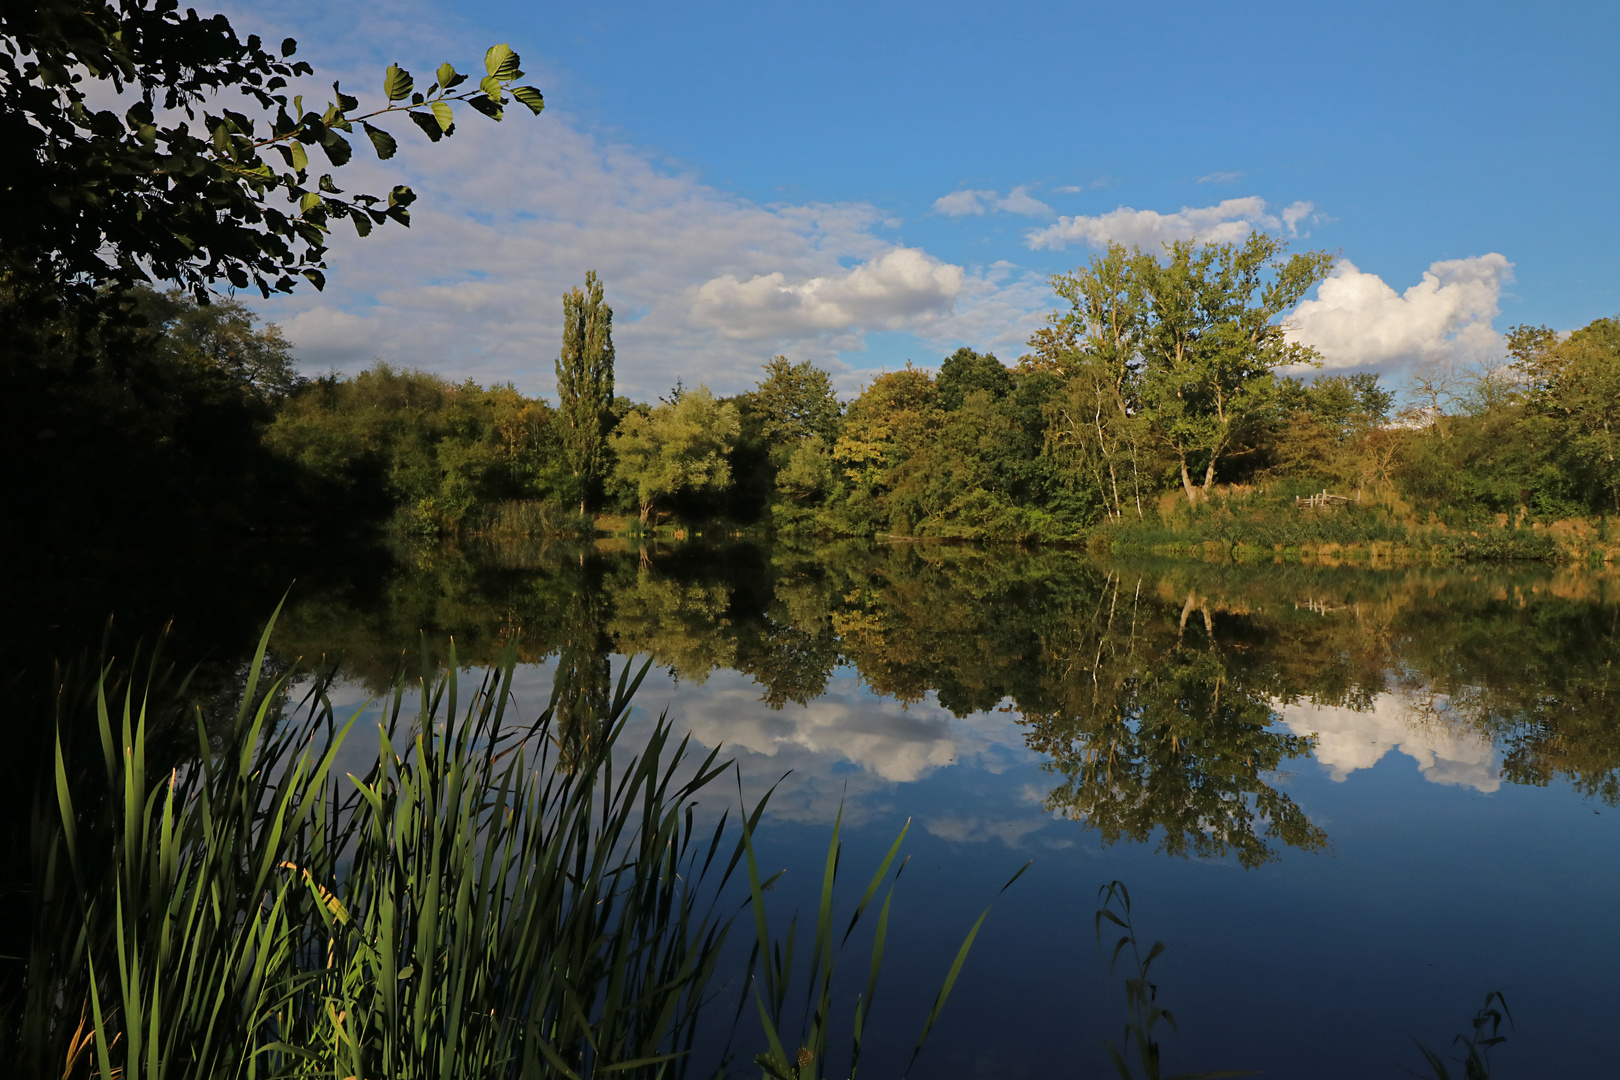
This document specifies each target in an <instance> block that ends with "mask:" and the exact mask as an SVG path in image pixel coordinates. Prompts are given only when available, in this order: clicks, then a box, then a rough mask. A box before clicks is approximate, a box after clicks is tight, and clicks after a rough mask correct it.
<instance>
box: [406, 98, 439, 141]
mask: <svg viewBox="0 0 1620 1080" xmlns="http://www.w3.org/2000/svg"><path fill="white" fill-rule="evenodd" d="M433 104H435V105H437V104H439V102H437V101H435V102H434V103H433ZM405 115H406V116H409V117H410V118H411V123H413V124H415V125H416V126H417V127H419V128H421V129H422V134H424V135H426V136H427V137H428V138H429V139H432V140H433V141H434V142H438V141H439V140H440V139H442V138H444V133H445V131H447V130H448V129H447V128H443V127H440V126H439V121H438V120H436V119H434V117H435V116H437V115H438V111H437V110H434V115H433V116H429V115H428V114H427V113H420V112H411V113H406V114H405Z"/></svg>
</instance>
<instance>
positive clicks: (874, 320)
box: [692, 247, 964, 340]
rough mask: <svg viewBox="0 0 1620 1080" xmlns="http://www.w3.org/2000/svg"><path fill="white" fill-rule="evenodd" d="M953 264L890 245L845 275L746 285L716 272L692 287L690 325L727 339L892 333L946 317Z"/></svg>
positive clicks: (762, 278) (777, 276) (759, 279)
mask: <svg viewBox="0 0 1620 1080" xmlns="http://www.w3.org/2000/svg"><path fill="white" fill-rule="evenodd" d="M963 277H964V272H963V270H962V268H961V267H960V266H953V265H951V264H949V263H943V262H940V261H939V260H938V259H936V258H934V257H933V256H931V255H929V254H927V253H926V252H924V251H920V250H918V249H916V248H907V247H895V248H891V249H889V250H888V251H885V252H883V253H882V254H881V255H878V256H877V257H875V258H872V259H868V260H867V261H865V262H862V263H860V264H859V265H857V266H855V267H853V268H851V269H850V270H847V271H843V272H839V273H834V274H827V275H820V276H817V277H813V278H808V279H805V280H802V281H789V280H788V278H787V276H786V275H785V274H783V273H782V272H781V271H779V270H778V271H774V272H772V273H769V274H760V275H756V276H755V277H752V278H749V279H748V280H747V281H742V280H739V279H738V277H737V275H735V274H724V275H722V276H720V277H717V278H713V279H711V280H709V281H706V282H704V283H703V284H702V285H701V286H699V287H698V289H697V293H696V297H695V299H694V302H693V304H692V317H693V322H694V323H696V324H697V325H700V326H708V327H713V328H714V329H716V330H718V331H719V332H720V333H721V334H723V335H725V336H726V337H731V338H742V339H751V340H752V339H759V338H773V339H775V338H789V337H799V336H804V335H809V334H817V333H823V332H834V333H836V332H839V331H848V330H850V329H851V328H854V327H861V328H867V329H885V330H898V329H903V328H905V327H907V326H908V325H910V324H912V323H914V322H915V321H917V320H918V319H926V318H928V317H931V316H938V315H940V314H943V313H945V312H947V311H949V310H950V309H951V307H952V305H953V304H954V303H955V301H956V298H957V296H958V295H959V294H960V293H961V292H962V282H963Z"/></svg>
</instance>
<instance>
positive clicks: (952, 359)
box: [936, 346, 1013, 410]
mask: <svg viewBox="0 0 1620 1080" xmlns="http://www.w3.org/2000/svg"><path fill="white" fill-rule="evenodd" d="M936 381H937V383H938V385H939V403H940V404H941V405H943V406H944V407H945V408H946V409H947V410H955V409H960V408H961V407H962V402H963V401H964V400H965V399H966V398H967V396H968V395H969V394H970V393H972V392H973V391H975V390H988V391H989V392H990V396H991V397H993V398H996V399H1000V398H1004V397H1006V396H1007V395H1008V394H1009V393H1011V392H1012V388H1013V378H1012V372H1010V371H1008V370H1007V368H1006V367H1005V366H1004V365H1003V364H1002V363H1001V361H1000V360H997V359H996V356H995V354H994V353H982V354H981V353H976V352H974V351H973V350H972V349H969V348H967V347H966V346H964V347H962V348H960V349H957V350H956V351H955V352H953V353H952V354H951V355H949V356H947V357H946V358H945V362H944V363H943V364H941V365H940V366H939V378H938V380H936Z"/></svg>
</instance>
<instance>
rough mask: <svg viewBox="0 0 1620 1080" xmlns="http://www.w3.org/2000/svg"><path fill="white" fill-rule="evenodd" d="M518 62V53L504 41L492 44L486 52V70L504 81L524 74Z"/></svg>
mask: <svg viewBox="0 0 1620 1080" xmlns="http://www.w3.org/2000/svg"><path fill="white" fill-rule="evenodd" d="M518 63H519V61H518V54H517V53H515V52H513V51H512V46H510V45H507V44H504V43H503V44H500V45H492V46H490V49H489V51H488V52H486V53H484V70H485V71H487V72H489V73H490V75H492V76H494V77H495V78H497V79H499V80H501V81H502V82H510V81H511V80H513V79H516V78H518V77H519V76H520V75H522V74H523V72H521V71H519V70H518Z"/></svg>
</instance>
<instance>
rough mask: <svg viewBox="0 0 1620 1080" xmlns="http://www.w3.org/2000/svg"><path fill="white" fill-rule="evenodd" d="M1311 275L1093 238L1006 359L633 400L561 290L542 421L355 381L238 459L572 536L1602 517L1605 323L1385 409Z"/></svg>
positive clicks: (598, 299)
mask: <svg viewBox="0 0 1620 1080" xmlns="http://www.w3.org/2000/svg"><path fill="white" fill-rule="evenodd" d="M1330 262H1331V260H1330V259H1329V257H1328V256H1327V255H1325V254H1324V253H1321V252H1312V253H1307V254H1296V255H1292V256H1285V252H1284V245H1283V243H1282V242H1281V241H1279V240H1277V239H1275V238H1272V237H1268V236H1264V235H1261V234H1258V233H1257V234H1254V235H1251V236H1250V237H1249V238H1248V240H1246V241H1244V242H1243V243H1236V244H1233V243H1217V244H1203V245H1198V244H1193V243H1190V242H1184V243H1177V244H1173V245H1170V246H1169V247H1168V248H1167V249H1166V250H1165V252H1164V253H1163V254H1160V255H1153V254H1147V253H1143V252H1142V251H1140V250H1137V249H1134V248H1132V249H1127V248H1126V247H1124V246H1123V245H1118V244H1115V245H1112V246H1110V247H1109V249H1108V250H1107V251H1106V252H1103V253H1101V254H1099V255H1097V256H1096V257H1094V258H1093V259H1092V260H1091V261H1090V263H1089V264H1088V265H1086V266H1083V267H1081V268H1079V269H1076V270H1075V271H1073V272H1072V273H1068V274H1063V275H1059V276H1057V277H1055V278H1054V279H1053V282H1052V283H1053V287H1054V290H1055V293H1056V295H1057V297H1058V298H1059V300H1060V301H1061V302H1062V303H1063V305H1065V306H1062V307H1060V308H1059V309H1058V310H1056V311H1054V312H1053V313H1052V315H1051V316H1050V318H1049V319H1048V320H1047V323H1046V325H1045V326H1043V327H1041V328H1040V329H1039V330H1038V331H1037V332H1036V333H1035V334H1034V335H1033V336H1032V338H1031V340H1030V343H1029V352H1028V353H1026V354H1025V355H1024V356H1023V357H1021V358H1020V359H1019V360H1018V361H1017V362H1016V363H1014V364H1012V365H1010V366H1009V365H1007V364H1004V363H1003V362H1002V361H1001V360H999V359H998V358H997V357H996V356H994V355H993V354H991V353H988V352H983V353H981V352H979V351H976V350H974V349H971V348H961V349H958V350H956V351H955V352H954V353H952V354H951V355H950V356H948V357H945V358H944V360H943V362H942V363H941V364H940V366H939V368H938V371H937V372H932V371H929V370H926V369H923V368H919V367H916V366H913V365H911V364H908V365H907V366H906V367H905V368H904V369H901V370H898V371H890V372H884V373H882V374H879V375H877V376H875V377H874V378H872V379H871V380H870V382H869V383H868V384H867V385H866V386H865V387H864V389H862V391H861V392H860V393H859V394H858V395H857V396H855V397H854V398H853V400H850V401H848V402H845V401H842V400H840V398H839V396H838V395H837V393H836V392H835V391H834V388H833V382H832V378H831V376H830V375H829V373H828V372H826V371H824V370H822V369H820V368H817V367H815V366H814V365H813V364H811V363H810V362H808V361H800V362H797V363H795V362H793V361H791V360H789V359H788V358H786V357H782V356H777V357H773V358H772V359H770V360H769V361H768V362H767V363H766V364H765V365H764V369H763V372H762V375H761V377H760V379H759V380H758V382H757V383H756V385H755V386H754V387H752V388H751V389H749V390H747V391H745V392H742V393H739V394H735V395H731V396H729V397H727V396H717V395H715V394H714V393H712V392H711V391H710V390H709V388H708V387H707V386H703V385H699V386H697V387H687V386H685V385H684V384H682V383H680V382H677V384H676V386H675V387H674V388H673V389H672V390H671V391H669V393H668V394H667V395H666V396H664V397H662V398H660V399H659V400H658V401H656V402H650V403H648V402H635V401H631V400H630V399H628V398H626V397H623V396H619V395H616V393H615V384H614V375H613V367H614V359H615V353H614V347H613V342H612V317H613V316H612V309H611V307H610V305H609V304H608V303H607V302H606V300H605V298H604V286H603V283H602V282H601V281H600V280H599V279H598V278H597V277H596V275H595V274H594V273H593V274H590V275H587V278H586V284H585V286H584V288H583V289H579V288H576V289H574V290H572V291H571V292H570V293H568V294H567V295H566V296H565V297H564V298H563V316H564V319H563V323H564V330H563V339H562V343H561V348H560V350H559V353H558V357H557V361H556V373H557V404H556V405H555V406H552V405H550V404H548V403H547V402H545V401H544V400H542V399H540V398H537V397H529V396H526V395H524V394H522V393H520V392H519V391H518V390H516V389H515V388H514V387H512V386H510V385H506V386H498V387H492V388H484V387H480V386H477V385H476V384H473V383H470V382H468V383H460V384H457V383H452V382H450V381H448V380H446V379H443V378H441V377H439V376H436V375H431V374H427V373H423V372H416V371H403V370H398V369H395V368H392V367H390V366H388V365H386V364H379V365H377V366H375V367H373V368H372V369H370V370H368V371H365V372H362V373H361V374H359V375H356V376H352V377H347V378H345V377H339V376H335V375H334V376H327V377H324V378H321V379H316V380H314V381H312V382H308V383H306V384H301V385H297V386H294V387H291V388H290V389H288V390H286V391H285V392H284V395H283V396H282V398H281V399H280V402H279V405H278V406H277V411H276V415H275V417H274V418H273V419H272V420H271V421H270V422H269V423H268V424H267V425H266V427H265V429H264V430H265V434H264V441H265V445H266V446H267V447H269V448H270V449H271V450H272V451H273V453H274V454H276V455H277V456H278V457H279V458H280V459H281V460H283V461H287V462H291V463H294V464H296V465H297V466H298V467H299V468H301V469H303V470H306V471H307V472H309V473H310V474H312V475H313V476H315V477H316V478H318V479H319V480H320V481H321V482H322V483H325V484H328V485H331V486H333V487H335V488H336V489H338V490H341V491H343V492H344V493H346V501H347V503H348V505H351V506H355V507H366V508H368V509H369V511H370V512H371V513H373V514H374V515H375V516H377V517H379V518H386V517H390V516H391V520H392V521H393V523H394V525H395V527H396V528H399V529H401V530H403V531H417V532H457V531H474V532H477V531H480V530H483V531H488V530H491V529H494V530H495V531H500V529H501V527H502V523H503V522H506V523H507V524H508V525H510V524H511V523H512V522H514V521H516V522H519V523H521V522H522V521H528V522H531V523H532V522H539V525H535V526H532V527H530V531H535V530H536V529H543V528H546V527H550V528H558V527H563V526H566V525H567V520H565V518H566V517H567V515H562V514H553V515H550V516H545V515H541V516H539V517H535V516H534V515H529V516H527V517H524V516H523V515H518V516H516V517H514V516H513V508H514V507H521V506H524V505H532V504H545V505H550V506H553V507H556V508H559V509H560V508H563V507H568V508H570V514H576V515H577V517H574V518H572V520H573V523H574V527H588V526H580V525H579V520H580V518H584V517H587V516H588V515H591V514H594V513H597V512H605V513H609V514H623V515H626V516H627V517H630V518H633V519H634V520H635V521H636V522H638V523H639V525H640V526H641V527H644V528H646V527H653V526H656V525H658V524H659V523H660V522H667V521H670V520H675V521H682V522H686V523H697V522H704V521H714V520H717V519H718V520H723V521H725V522H727V523H729V524H732V525H735V526H757V527H766V528H770V529H774V530H776V531H780V532H790V533H791V532H800V533H820V534H831V535H844V536H872V535H894V536H919V537H941V538H960V539H989V540H1014V541H1062V540H1073V539H1076V538H1078V537H1080V536H1081V535H1083V534H1084V533H1085V531H1086V530H1088V529H1092V528H1094V527H1096V526H1097V525H1099V524H1102V523H1110V522H1111V523H1116V524H1127V525H1128V524H1131V523H1133V522H1134V523H1145V522H1149V521H1152V522H1154V523H1157V522H1159V521H1160V519H1161V516H1162V511H1163V509H1164V508H1166V507H1169V506H1171V504H1172V503H1175V502H1179V503H1180V504H1181V505H1182V506H1183V507H1184V508H1185V511H1183V512H1193V513H1196V512H1197V511H1198V510H1199V508H1200V507H1203V506H1205V505H1207V504H1208V502H1209V500H1210V497H1211V495H1212V493H1213V492H1214V491H1216V490H1217V488H1219V487H1221V486H1226V487H1231V486H1232V485H1239V486H1243V485H1248V486H1255V485H1258V486H1261V487H1263V488H1265V489H1266V490H1268V491H1269V490H1273V489H1274V490H1275V491H1276V492H1277V493H1278V497H1279V498H1281V497H1285V496H1289V495H1292V494H1293V493H1297V492H1305V491H1316V490H1318V489H1330V490H1333V491H1337V492H1341V493H1347V492H1354V493H1356V494H1357V496H1358V498H1359V499H1360V500H1361V501H1363V502H1376V501H1378V500H1380V499H1381V500H1384V501H1386V502H1387V503H1389V504H1391V505H1395V506H1399V507H1401V508H1403V509H1404V510H1405V511H1406V512H1408V513H1410V514H1413V515H1417V514H1421V513H1423V512H1425V511H1429V512H1438V513H1441V514H1443V515H1448V516H1450V517H1453V518H1458V519H1460V520H1463V521H1470V520H1476V519H1477V520H1484V519H1486V518H1487V517H1491V516H1496V515H1502V514H1508V515H1510V516H1511V515H1515V514H1516V515H1518V516H1519V517H1521V518H1522V517H1523V516H1525V515H1531V516H1535V517H1537V518H1543V519H1555V518H1561V517H1569V516H1580V515H1607V514H1610V513H1613V512H1615V511H1616V510H1620V458H1617V451H1620V323H1617V322H1616V320H1614V319H1600V320H1597V321H1596V322H1594V323H1592V324H1591V325H1590V326H1588V327H1585V328H1583V329H1582V330H1579V331H1576V332H1575V333H1573V334H1569V335H1562V336H1561V335H1559V334H1557V333H1554V332H1553V331H1551V330H1549V329H1547V328H1545V327H1522V326H1521V327H1515V328H1514V329H1513V330H1512V331H1510V332H1509V334H1508V336H1507V339H1506V345H1507V354H1506V355H1505V356H1504V357H1502V358H1501V359H1500V360H1497V361H1495V362H1482V363H1476V364H1473V365H1462V364H1458V363H1456V362H1451V361H1443V362H1431V363H1428V364H1425V365H1420V366H1419V367H1418V368H1417V369H1415V371H1414V372H1413V374H1412V375H1411V376H1410V378H1409V379H1408V381H1407V383H1406V385H1405V387H1404V389H1405V391H1406V392H1405V405H1404V407H1403V408H1400V409H1397V403H1398V401H1399V400H1400V398H1399V396H1398V395H1397V393H1396V391H1395V390H1394V389H1392V388H1390V387H1388V386H1386V385H1385V384H1384V383H1383V381H1382V380H1381V378H1380V377H1379V376H1378V375H1376V374H1373V373H1367V372H1361V373H1354V374H1349V375H1344V374H1336V373H1320V372H1313V371H1312V368H1313V366H1317V365H1319V364H1320V357H1318V356H1317V355H1316V354H1315V353H1314V351H1313V350H1311V349H1310V348H1308V347H1306V346H1303V345H1301V344H1299V343H1298V342H1295V341H1293V340H1291V339H1290V338H1289V337H1288V336H1287V333H1286V321H1285V317H1286V313H1287V312H1288V311H1289V310H1290V309H1291V308H1292V307H1293V306H1294V305H1295V304H1297V303H1298V302H1299V300H1300V299H1301V297H1302V296H1303V295H1304V293H1305V292H1306V291H1307V290H1308V289H1309V288H1310V287H1311V286H1312V285H1314V284H1315V283H1316V282H1317V281H1319V280H1321V278H1322V276H1323V275H1324V274H1325V273H1326V272H1327V270H1328V268H1329V266H1330ZM170 302H171V303H178V301H177V300H175V299H174V298H171V300H170ZM265 333H266V334H267V335H273V330H271V329H269V328H267V329H266V331H265ZM278 392H279V391H278ZM1167 500H1169V501H1167Z"/></svg>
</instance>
